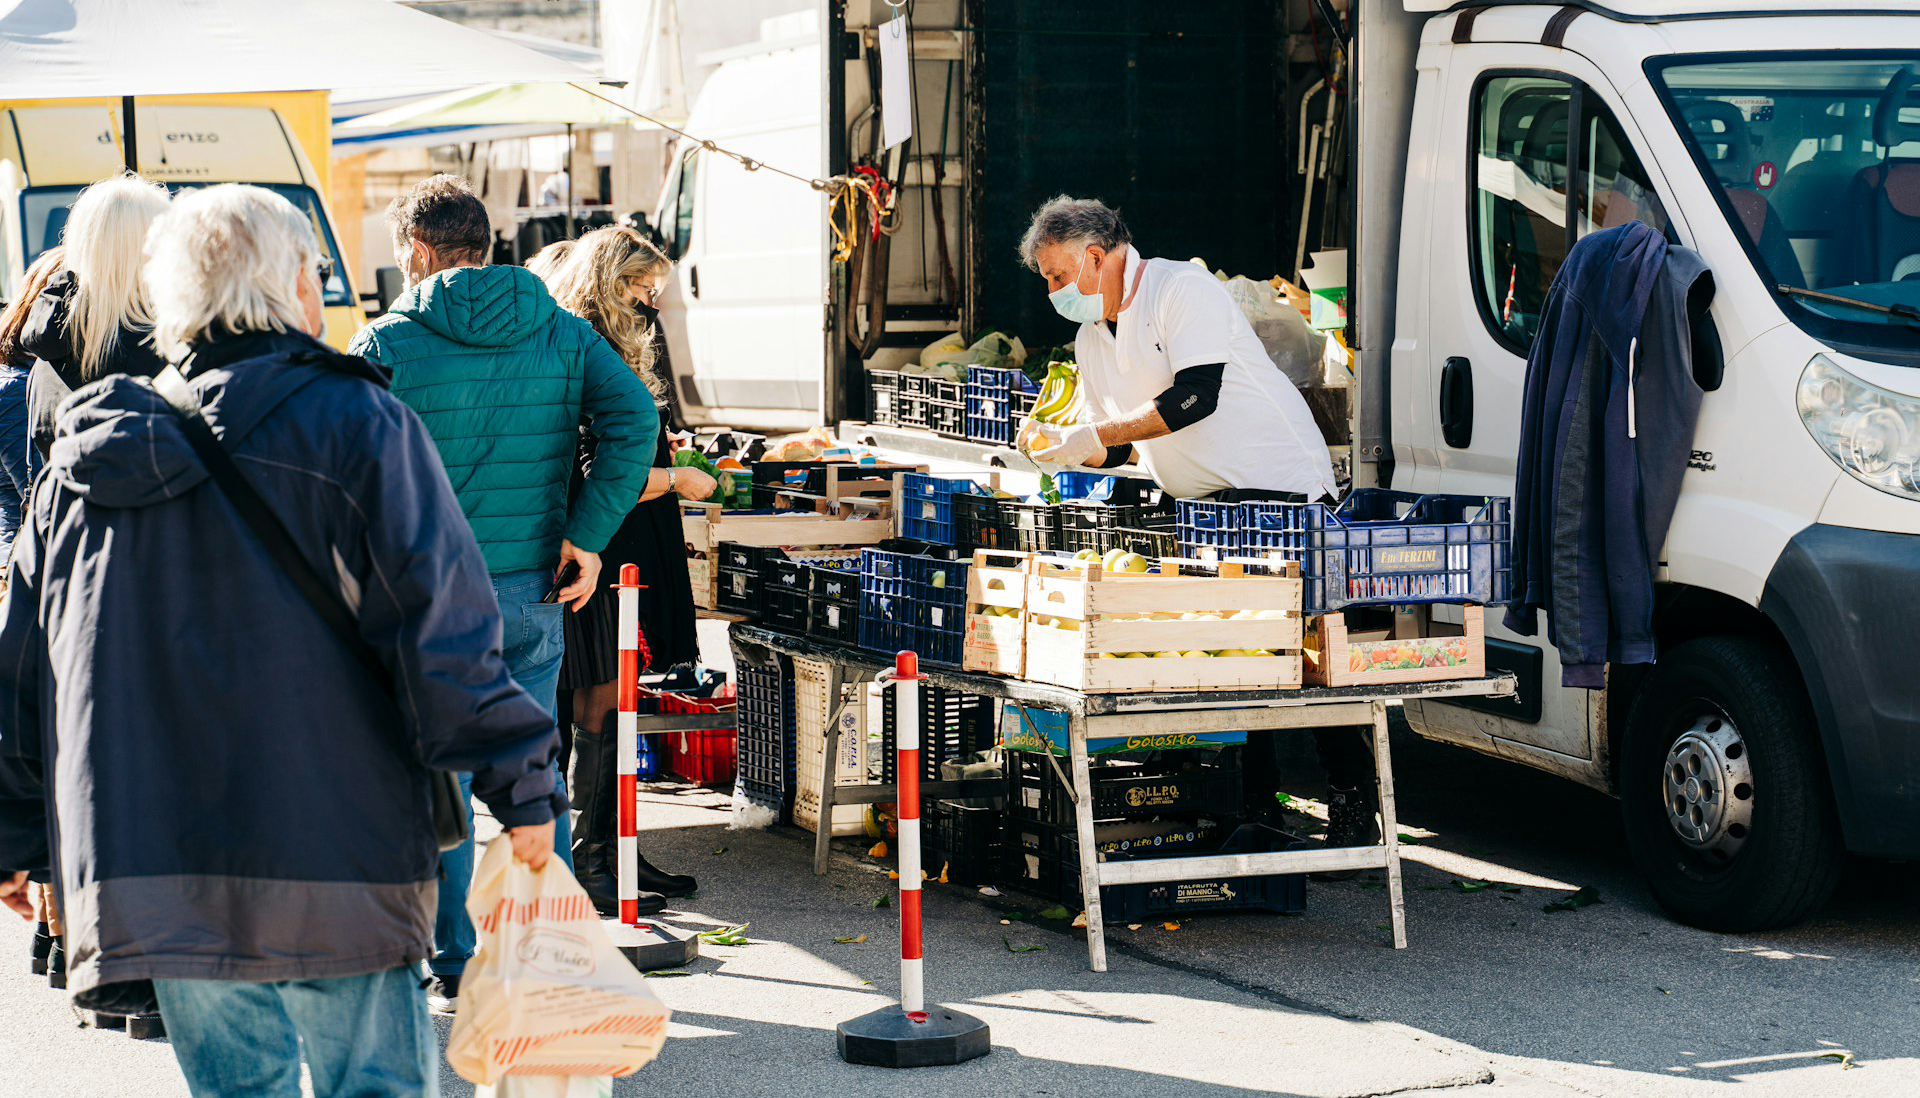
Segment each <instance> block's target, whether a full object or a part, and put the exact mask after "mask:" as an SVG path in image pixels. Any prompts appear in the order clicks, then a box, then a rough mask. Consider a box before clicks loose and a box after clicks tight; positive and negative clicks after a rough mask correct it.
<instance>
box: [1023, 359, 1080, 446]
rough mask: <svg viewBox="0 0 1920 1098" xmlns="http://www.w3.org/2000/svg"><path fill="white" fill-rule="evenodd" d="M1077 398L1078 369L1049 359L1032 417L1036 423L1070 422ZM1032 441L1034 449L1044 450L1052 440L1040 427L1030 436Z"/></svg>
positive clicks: (1065, 424) (1068, 363) (1072, 419)
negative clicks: (1039, 429) (1045, 376)
mask: <svg viewBox="0 0 1920 1098" xmlns="http://www.w3.org/2000/svg"><path fill="white" fill-rule="evenodd" d="M1079 401H1080V371H1079V369H1078V368H1077V367H1075V366H1074V364H1073V363H1071V362H1061V361H1054V362H1049V363H1047V380H1046V381H1044V382H1042V383H1041V385H1040V397H1039V399H1038V400H1036V401H1034V405H1033V420H1034V422H1035V423H1049V424H1054V425H1056V426H1071V425H1072V424H1073V422H1074V420H1075V419H1076V418H1077V416H1078V413H1079V411H1080V409H1079ZM1031 445H1032V448H1033V449H1036V450H1044V449H1046V448H1047V447H1048V446H1050V445H1052V441H1051V440H1050V439H1048V438H1047V435H1046V432H1044V431H1042V432H1039V433H1037V434H1035V435H1034V436H1033V438H1032V440H1031Z"/></svg>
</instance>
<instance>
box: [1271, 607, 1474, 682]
mask: <svg viewBox="0 0 1920 1098" xmlns="http://www.w3.org/2000/svg"><path fill="white" fill-rule="evenodd" d="M1461 609H1462V610H1464V611H1465V614H1464V617H1465V621H1464V622H1463V623H1461V624H1455V623H1452V622H1444V621H1435V620H1434V606H1433V605H1432V604H1428V605H1419V606H1396V607H1393V608H1392V611H1391V620H1390V621H1389V620H1386V619H1387V617H1388V611H1386V610H1385V609H1381V610H1377V611H1375V612H1374V613H1373V614H1366V612H1365V611H1360V610H1349V611H1346V612H1344V613H1332V614H1318V615H1315V616H1314V617H1313V618H1311V619H1310V620H1309V621H1308V622H1307V634H1306V641H1305V648H1306V657H1307V681H1308V682H1310V683H1314V684H1316V685H1321V686H1374V685H1378V684H1381V683H1402V682H1441V681H1444V680H1447V679H1478V678H1482V677H1484V676H1485V675H1486V673H1487V635H1486V623H1485V612H1484V611H1483V609H1482V608H1481V607H1479V606H1465V607H1462V608H1461ZM1365 618H1372V619H1373V620H1372V621H1366V620H1364V619H1365ZM1356 619H1362V620H1356ZM1350 623H1352V624H1350Z"/></svg>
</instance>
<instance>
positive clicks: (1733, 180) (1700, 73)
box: [1649, 52, 1920, 361]
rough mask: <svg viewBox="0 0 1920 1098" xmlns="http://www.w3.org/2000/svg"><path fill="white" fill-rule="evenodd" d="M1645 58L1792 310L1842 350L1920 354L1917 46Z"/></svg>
mask: <svg viewBox="0 0 1920 1098" xmlns="http://www.w3.org/2000/svg"><path fill="white" fill-rule="evenodd" d="M1649 69H1650V75H1651V76H1652V78H1653V81H1654V84H1655V86H1656V87H1658V88H1659V89H1660V91H1661V95H1662V96H1663V98H1664V99H1665V101H1666V104H1667V109H1668V111H1669V112H1670V113H1671V115H1672V116H1673V121H1674V124H1675V125H1676V126H1677V127H1678V128H1679V129H1680V132H1681V133H1682V134H1684V135H1685V137H1686V139H1687V141H1688V143H1689V144H1690V146H1691V147H1692V150H1693V154H1694V159H1695V160H1696V161H1697V162H1698V164H1699V166H1700V169H1701V171H1702V172H1703V173H1704V174H1705V176H1706V178H1707V180H1708V182H1709V183H1711V184H1713V185H1714V186H1715V189H1716V191H1717V193H1718V195H1719V198H1720V203H1721V206H1722V209H1723V210H1724V212H1725V213H1726V215H1727V218H1728V220H1729V221H1730V222H1731V223H1732V224H1733V226H1734V228H1735V230H1736V232H1737V233H1738V234H1739V235H1740V236H1741V238H1742V243H1743V244H1744V245H1745V246H1746V249H1747V254H1748V256H1749V257H1750V258H1751V259H1752V261H1753V263H1754V264H1755V266H1756V267H1757V268H1758V270H1759V272H1760V275H1761V277H1762V278H1764V279H1765V280H1766V283H1767V285H1768V286H1769V287H1770V288H1772V289H1774V290H1775V291H1776V293H1778V294H1779V295H1780V303H1781V308H1782V309H1784V310H1785V311H1786V314H1787V315H1788V316H1789V317H1790V318H1792V319H1793V321H1794V323H1796V324H1797V325H1799V326H1800V327H1801V328H1802V329H1804V330H1805V331H1806V332H1807V333H1808V334H1810V335H1812V336H1814V337H1815V338H1818V339H1821V340H1823V341H1825V342H1827V343H1829V344H1830V345H1834V346H1840V347H1845V348H1847V349H1848V350H1852V351H1858V352H1863V353H1872V352H1876V351H1877V352H1881V353H1882V355H1883V356H1884V355H1888V354H1891V355H1892V356H1894V357H1896V358H1899V359H1902V360H1909V361H1910V359H1909V356H1913V355H1920V311H1916V310H1920V54H1913V53H1903V54H1885V53H1879V54H1875V53H1859V52H1820V53H1813V52H1806V53H1796V52H1774V53H1765V54H1758V53H1746V54H1737V55H1736V54H1717V55H1710V56H1688V57H1675V58H1669V59H1665V60H1662V61H1656V62H1652V63H1650V64H1649ZM1809 291H1811V292H1809Z"/></svg>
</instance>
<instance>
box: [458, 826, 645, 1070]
mask: <svg viewBox="0 0 1920 1098" xmlns="http://www.w3.org/2000/svg"><path fill="white" fill-rule="evenodd" d="M467 913H468V914H469V915H471V916H472V917H473V925H474V927H475V928H476V929H477V930H478V931H479V937H480V948H479V952H478V953H476V954H475V955H474V958H473V960H472V961H469V962H468V963H467V971H466V975H465V978H464V979H462V980H461V983H460V1012H459V1014H458V1015H457V1016H456V1017H455V1018H454V1022H453V1037H452V1039H451V1040H450V1041H449V1042H448V1043H447V1062H448V1063H450V1064H452V1065H453V1070H455V1071H457V1072H459V1073H460V1077H461V1078H463V1079H466V1080H467V1081H469V1082H473V1083H489V1084H490V1083H498V1082H500V1081H501V1080H502V1079H504V1078H505V1077H507V1076H509V1075H514V1076H541V1075H546V1076H566V1075H578V1076H602V1077H605V1076H618V1075H627V1074H630V1073H632V1072H633V1071H635V1070H637V1069H638V1068H640V1067H641V1066H642V1065H644V1064H646V1063H647V1062H648V1061H650V1060H652V1059H653V1058H654V1057H655V1056H656V1055H658V1054H659V1052H660V1046H661V1045H662V1044H663V1043H665V1041H666V1034H667V1008H666V1006H665V1004H663V1003H661V1002H660V1000H659V998H658V997H656V996H655V995H654V994H653V991H652V990H651V989H650V988H648V987H647V983H646V980H645V978H643V977H642V976H641V975H640V973H639V972H638V971H636V970H635V969H634V967H633V965H632V964H630V963H629V962H628V961H627V959H626V957H625V956H623V955H622V954H621V953H620V950H619V949H618V948H616V947H615V946H614V944H613V941H612V939H610V938H608V937H607V933H606V931H605V930H603V929H601V926H600V917H599V915H598V914H597V913H596V912H595V911H594V910H593V902H592V901H591V900H589V899H587V894H586V893H585V892H584V891H582V890H581V888H580V883H579V882H578V881H576V880H574V879H573V875H572V874H571V873H568V872H567V867H566V866H565V865H564V864H562V863H561V861H560V859H558V858H553V859H550V860H549V861H548V862H547V864H546V865H545V866H544V867H543V868H542V869H541V870H540V871H539V872H537V873H536V872H534V871H533V870H532V869H530V868H528V866H527V864H526V863H525V862H517V861H515V860H514V858H513V849H512V846H511V844H509V843H508V842H507V841H506V839H505V838H504V837H502V838H501V839H497V840H495V841H494V842H493V843H491V844H489V845H488V847H487V853H486V857H484V858H482V859H481V860H480V871H479V873H477V874H476V875H475V877H474V881H473V891H472V892H471V893H469V894H468V896H467ZM583 1082H584V1080H583ZM527 1083H528V1084H530V1085H532V1086H533V1089H531V1090H529V1089H527V1088H526V1087H523V1086H520V1085H515V1086H511V1087H508V1088H506V1089H505V1090H503V1091H501V1092H500V1093H502V1094H509V1095H519V1094H523V1093H525V1094H547V1093H553V1094H558V1095H569V1094H572V1093H574V1091H572V1090H571V1089H570V1086H568V1085H559V1084H553V1087H554V1089H553V1090H551V1091H550V1092H549V1091H548V1090H542V1089H539V1085H538V1084H534V1083H533V1081H532V1080H527ZM582 1093H593V1091H590V1090H587V1091H582ZM601 1093H604V1091H601Z"/></svg>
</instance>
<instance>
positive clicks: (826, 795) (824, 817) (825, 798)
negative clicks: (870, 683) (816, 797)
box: [813, 663, 840, 877]
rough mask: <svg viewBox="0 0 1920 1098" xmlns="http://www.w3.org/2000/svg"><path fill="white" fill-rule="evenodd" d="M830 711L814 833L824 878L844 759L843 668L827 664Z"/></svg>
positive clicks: (816, 867) (818, 872)
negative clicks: (838, 770) (838, 769)
mask: <svg viewBox="0 0 1920 1098" xmlns="http://www.w3.org/2000/svg"><path fill="white" fill-rule="evenodd" d="M827 668H828V670H827V712H828V714H830V716H829V719H828V721H827V726H826V727H825V728H823V729H821V733H822V736H821V738H822V739H824V740H825V741H826V754H824V755H822V756H821V758H820V819H819V822H818V823H816V824H815V826H814V832H813V875H814V876H816V877H819V876H823V875H825V873H826V872H827V856H828V855H829V854H830V853H832V850H833V793H834V789H835V788H836V786H838V784H839V783H838V782H836V781H835V780H834V773H833V770H834V763H835V762H836V761H837V760H838V759H839V758H840V706H839V704H838V703H839V700H840V665H839V664H837V663H830V664H828V665H827Z"/></svg>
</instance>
